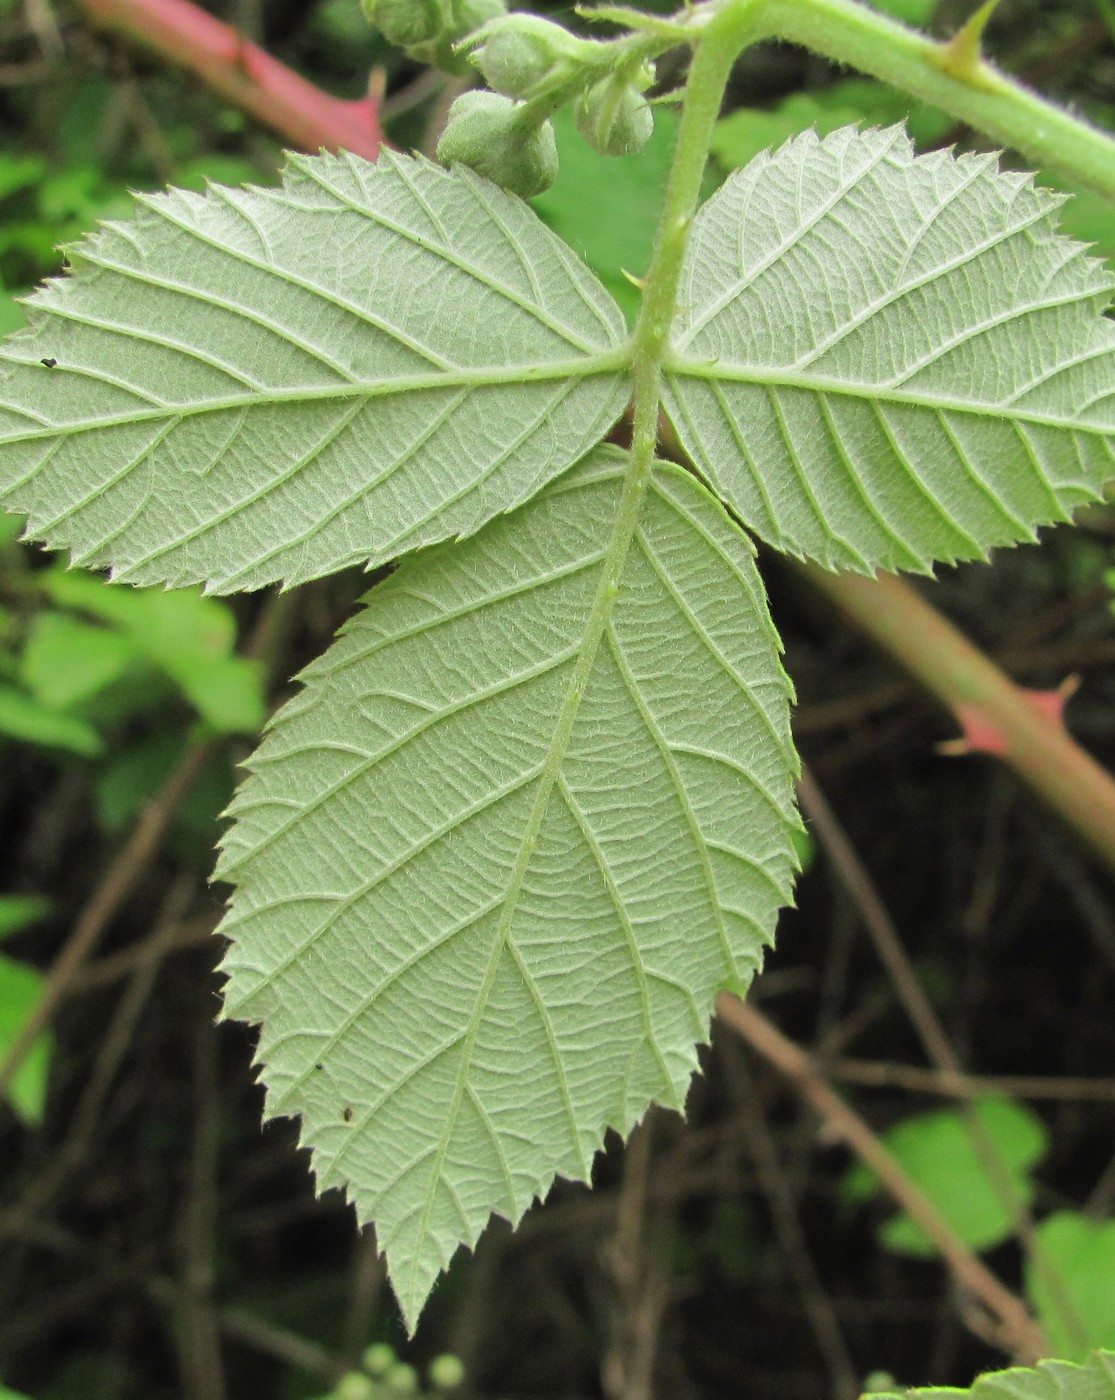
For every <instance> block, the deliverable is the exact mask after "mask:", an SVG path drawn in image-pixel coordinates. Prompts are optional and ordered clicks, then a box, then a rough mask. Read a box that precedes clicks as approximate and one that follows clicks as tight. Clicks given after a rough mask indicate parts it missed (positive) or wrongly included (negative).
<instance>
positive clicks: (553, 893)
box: [218, 448, 796, 1326]
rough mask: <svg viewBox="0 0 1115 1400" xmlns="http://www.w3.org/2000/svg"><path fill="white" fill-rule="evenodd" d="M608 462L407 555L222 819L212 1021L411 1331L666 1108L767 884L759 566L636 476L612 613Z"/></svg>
mask: <svg viewBox="0 0 1115 1400" xmlns="http://www.w3.org/2000/svg"><path fill="white" fill-rule="evenodd" d="M625 465H626V457H625V456H624V454H622V453H620V452H618V451H617V450H615V449H611V448H602V449H600V450H598V451H597V452H595V453H593V454H591V456H590V457H589V458H588V459H586V460H585V461H584V462H583V463H581V464H580V465H579V466H578V467H577V468H576V469H575V470H574V471H573V472H572V473H570V474H568V475H566V476H565V477H563V478H562V479H561V480H560V481H559V482H556V483H554V484H553V485H552V486H550V487H549V488H547V490H546V491H544V492H543V493H542V494H540V495H539V496H537V497H536V498H535V499H534V500H533V501H532V502H531V503H530V504H529V505H527V506H525V507H523V508H522V509H521V510H520V511H519V512H518V513H517V514H516V515H515V517H514V518H513V519H500V520H497V521H495V522H493V523H492V524H490V525H489V526H487V527H486V528H485V529H484V530H483V531H482V532H481V533H480V534H478V535H477V536H475V537H474V538H473V539H471V540H469V541H467V542H466V543H464V544H462V545H457V546H453V547H445V548H441V549H438V550H436V551H432V552H429V553H426V554H422V555H419V556H417V557H414V558H411V559H408V560H406V561H404V563H403V564H402V566H401V567H400V568H399V570H398V572H397V573H395V574H394V575H393V576H392V577H391V578H389V579H388V580H387V581H386V582H385V583H384V584H382V585H380V586H379V587H378V588H376V589H375V590H374V591H373V592H372V593H371V594H370V595H369V597H368V599H367V607H366V609H365V611H363V612H362V613H361V614H360V615H359V616H358V617H357V618H356V619H355V620H354V621H353V622H352V623H351V624H350V625H349V626H348V627H347V628H346V629H345V632H344V633H343V635H342V636H341V638H340V639H339V640H338V641H337V642H336V643H335V644H334V646H333V647H332V648H331V649H330V650H329V651H328V652H327V653H326V654H325V656H324V657H322V659H321V660H320V661H318V662H315V663H314V665H312V666H311V667H310V668H309V670H308V671H307V672H305V674H304V676H303V680H304V682H305V686H304V689H303V690H302V692H301V693H300V694H299V696H298V697H297V698H296V699H294V700H293V701H291V702H290V703H289V704H288V705H287V706H286V707H285V708H284V710H282V711H281V712H280V714H279V716H278V718H277V720H276V722H275V725H274V727H273V729H272V731H271V733H270V735H269V736H268V738H267V739H266V740H265V741H264V743H263V745H262V746H261V748H260V749H259V751H258V752H257V753H256V755H255V757H254V758H253V759H252V761H251V765H250V766H251V768H252V770H253V776H252V778H251V779H250V780H249V782H248V783H247V784H246V785H245V787H244V789H243V790H242V792H241V793H240V795H239V796H238V797H237V798H236V800H235V801H234V803H233V805H232V808H231V814H232V815H233V816H235V817H236V819H237V820H236V824H235V825H234V827H233V828H232V830H231V831H230V832H229V834H228V836H227V838H226V841H225V849H224V855H223V858H222V861H221V864H220V866H219V869H218V874H219V875H220V876H224V877H228V878H232V879H234V880H235V881H236V882H237V885H238V889H237V892H236V895H235V897H234V900H233V903H232V908H231V911H230V913H229V914H228V916H227V918H226V920H225V922H224V924H223V925H222V932H223V933H224V934H225V935H226V936H227V937H228V938H230V939H231V940H232V946H231V948H230V950H229V953H228V956H227V958H226V961H225V963H224V971H225V973H226V974H227V976H228V979H229V980H228V986H227V991H226V1009H227V1012H228V1014H230V1015H233V1016H236V1017H238V1018H241V1019H245V1020H250V1021H258V1022H261V1023H262V1032H261V1037H260V1044H259V1059H260V1062H261V1063H262V1065H263V1078H264V1081H265V1082H266V1084H267V1086H268V1098H267V1107H268V1112H269V1113H270V1114H300V1115H301V1117H302V1125H303V1128H302V1133H303V1140H304V1142H305V1143H307V1144H308V1145H310V1146H312V1148H313V1151H314V1169H315V1171H316V1173H317V1178H318V1184H319V1186H321V1187H323V1188H324V1187H327V1186H341V1185H343V1186H345V1187H346V1189H347V1192H348V1195H349V1197H350V1199H352V1200H353V1201H354V1203H355V1205H356V1208H357V1211H358V1213H359V1215H360V1218H361V1219H363V1220H368V1219H373V1220H375V1222H376V1227H377V1232H378V1239H379V1241H380V1244H381V1246H382V1247H383V1248H384V1250H385V1251H386V1254H387V1258H388V1263H389V1267H390V1270H391V1277H392V1281H393V1283H394V1286H395V1290H396V1293H397V1295H398V1297H399V1300H400V1303H401V1305H402V1308H403V1311H404V1313H405V1315H406V1317H407V1319H408V1321H409V1322H410V1324H411V1325H412V1326H413V1324H414V1322H415V1321H416V1319H417V1316H418V1313H419V1310H420V1309H421V1307H422V1304H423V1302H424V1300H425V1298H426V1296H427V1294H428V1292H429V1290H430V1288H431V1287H432V1285H433V1283H434V1281H435V1279H436V1277H437V1275H438V1273H439V1272H440V1271H441V1270H442V1269H444V1268H445V1266H446V1265H447V1264H448V1262H449V1260H450V1258H451V1257H452V1255H453V1252H454V1251H455V1249H456V1248H457V1245H458V1243H460V1242H462V1241H463V1242H465V1243H467V1244H470V1245H471V1244H472V1243H474V1242H475V1240H476V1238H477V1236H478V1235H479V1233H480V1231H481V1230H482V1229H483V1227H484V1225H485V1223H486V1221H487V1219H488V1217H489V1215H490V1214H491V1213H492V1212H493V1211H495V1212H498V1213H499V1214H500V1215H504V1216H506V1217H508V1218H509V1219H511V1220H513V1221H514V1220H517V1219H518V1218H519V1217H520V1216H521V1214H522V1212H523V1211H524V1209H525V1208H526V1207H527V1205H528V1204H529V1203H530V1202H531V1200H532V1199H533V1198H534V1197H535V1196H538V1195H541V1194H542V1193H543V1192H545V1190H546V1189H547V1187H548V1186H549V1184H550V1183H551V1181H552V1180H553V1178H554V1176H555V1174H558V1173H560V1174H561V1175H563V1176H567V1177H573V1178H577V1179H585V1178H587V1176H588V1174H589V1170H590V1166H591V1162H592V1157H593V1153H594V1152H595V1151H596V1149H597V1148H598V1147H599V1146H600V1145H601V1141H602V1138H603V1134H604V1131H605V1129H606V1128H608V1127H614V1128H616V1129H618V1130H619V1131H621V1132H623V1133H626V1132H627V1131H629V1130H630V1128H631V1127H632V1126H633V1124H634V1123H635V1122H636V1121H637V1120H638V1119H639V1118H640V1117H641V1116H642V1115H643V1113H644V1112H645V1111H646V1108H647V1106H648V1105H649V1104H650V1102H651V1101H652V1100H656V1101H659V1102H664V1103H667V1104H671V1105H674V1106H675V1107H680V1106H681V1105H682V1103H683V1102H684V1099H685V1093H686V1088H687V1086H688V1083H689V1079H690V1076H691V1074H692V1072H693V1069H694V1067H695V1065H696V1050H695V1045H696V1042H698V1041H701V1040H704V1039H706V1038H707V1035H708V1028H709V1015H710V1011H711V1007H712V1001H713V997H714V994H715V992H716V991H717V989H718V988H721V987H725V986H728V987H733V988H736V989H737V990H742V989H743V988H745V987H746V986H747V984H748V982H749V981H750V978H751V975H752V973H753V972H754V970H755V969H756V967H757V966H758V963H759V960H760V958H761V955H762V949H763V947H764V945H766V944H767V943H769V941H770V938H771V934H772V931H773V928H774V923H775V920H776V918H777V915H778V910H779V908H780V907H781V906H782V904H784V903H785V901H786V900H787V898H788V897H789V893H790V888H791V882H792V875H793V870H794V865H795V856H794V853H793V843H792V840H791V835H792V832H793V829H794V827H795V823H796V819H795V817H794V814H793V799H792V775H793V771H794V768H795V759H794V756H793V752H792V749H791V744H790V738H789V716H788V699H789V689H790V688H789V682H788V681H787V679H786V677H785V675H784V673H783V671H782V669H781V665H780V663H779V660H778V640H777V637H776V635H775V633H774V630H773V628H772V626H771V623H770V621H769V618H768V616H767V612H766V605H765V601H764V598H763V590H762V586H761V583H760V581H759V578H758V575H757V574H756V572H755V568H754V565H753V562H752V550H751V547H750V545H749V544H748V542H747V541H746V539H745V538H744V537H743V536H742V535H741V534H740V532H739V530H738V529H737V528H736V527H735V526H734V525H733V524H732V523H731V522H730V521H729V520H728V518H727V517H726V515H725V514H724V512H723V510H722V509H721V507H720V506H719V505H718V504H717V503H716V502H715V501H714V500H713V499H712V498H711V497H710V496H709V495H708V494H707V492H706V491H705V490H704V489H703V488H702V487H701V486H700V485H699V484H698V483H697V482H696V481H695V480H694V479H693V478H692V477H691V476H688V475H687V474H685V473H683V472H681V471H680V470H678V469H677V468H674V467H670V466H667V465H665V464H663V465H660V466H659V467H658V468H657V469H656V471H655V474H654V477H653V479H652V483H651V486H650V488H649V490H648V492H647V495H646V497H645V498H644V502H643V506H642V509H641V513H640V516H639V521H638V527H637V529H636V531H635V534H634V538H633V539H632V541H631V543H630V550H629V552H628V554H627V558H626V563H625V566H624V571H623V574H622V582H621V586H620V588H619V592H618V595H616V596H614V597H609V596H608V595H607V593H606V592H602V590H601V584H602V581H603V578H604V563H605V556H606V554H607V553H608V551H609V549H610V548H614V544H613V543H612V536H613V532H614V528H615V521H616V516H617V508H618V503H619V496H620V489H621V484H622V475H623V471H624V467H625ZM622 543H626V542H622ZM579 662H582V663H587V664H588V665H589V666H590V668H591V669H589V670H588V671H587V672H585V671H584V669H583V666H582V668H581V673H582V674H584V675H585V676H586V679H585V680H584V681H583V689H582V690H581V693H580V696H579V707H578V708H577V709H576V711H575V719H574V720H573V723H572V728H571V730H569V728H568V726H567V725H565V726H564V727H563V716H565V715H567V714H568V711H567V709H566V707H567V704H568V702H569V700H570V691H571V688H572V687H573V686H575V685H577V684H578V681H577V675H578V663H579Z"/></svg>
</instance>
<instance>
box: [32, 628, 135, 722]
mask: <svg viewBox="0 0 1115 1400" xmlns="http://www.w3.org/2000/svg"><path fill="white" fill-rule="evenodd" d="M137 654H138V653H137V648H136V646H135V644H134V643H133V642H132V640H131V639H130V638H129V637H126V636H124V635H123V633H120V632H115V631H111V630H109V629H108V628H107V627H98V626H96V625H95V624H92V623H88V622H82V621H80V620H79V619H78V618H74V617H69V616H67V615H66V614H65V613H61V612H41V613H39V614H38V616H37V617H36V618H35V619H34V621H33V622H32V624H31V627H30V630H29V632H28V636H27V641H26V643H25V644H24V648H23V653H22V656H21V657H20V665H19V675H20V679H21V680H22V681H23V684H24V685H25V686H26V687H27V689H28V690H29V691H30V692H31V694H32V695H34V696H35V697H36V699H38V700H41V701H42V703H43V704H44V705H47V706H49V708H50V709H52V710H65V709H69V708H70V707H71V706H73V705H78V704H80V703H81V702H82V701H83V700H87V699H89V698H90V697H91V696H93V695H96V694H97V693H98V692H99V691H101V690H103V689H104V688H105V687H106V686H108V685H111V684H112V683H113V681H116V680H119V679H120V677H121V676H122V675H123V674H124V673H125V671H126V670H127V669H128V667H129V666H130V665H132V664H133V663H134V661H135V660H136V657H137Z"/></svg>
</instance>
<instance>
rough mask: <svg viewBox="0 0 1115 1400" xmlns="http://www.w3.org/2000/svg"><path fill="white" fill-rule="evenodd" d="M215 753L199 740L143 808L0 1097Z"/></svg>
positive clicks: (58, 968) (3, 1071)
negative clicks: (199, 742)
mask: <svg viewBox="0 0 1115 1400" xmlns="http://www.w3.org/2000/svg"><path fill="white" fill-rule="evenodd" d="M212 755H213V745H212V744H211V743H208V742H206V743H201V744H195V745H194V746H193V747H192V748H190V749H188V750H187V751H186V753H185V755H184V756H183V757H182V759H181V760H180V762H179V763H178V764H177V765H176V766H175V768H174V769H173V770H172V771H171V773H170V776H169V777H168V778H167V779H166V781H165V782H164V783H163V785H162V787H161V788H160V789H159V791H158V793H157V794H156V795H155V797H154V798H153V799H152V800H151V801H150V802H149V803H148V804H147V806H146V807H145V808H144V809H143V811H142V812H141V813H140V815H139V818H138V820H137V821H136V824H135V826H134V827H133V828H132V832H131V835H130V836H129V837H128V839H127V841H125V843H124V845H123V846H122V847H121V849H120V851H119V852H118V853H117V855H116V857H115V858H114V859H113V860H112V861H111V862H110V864H109V867H108V869H107V870H106V871H105V873H104V876H103V877H102V879H101V880H100V882H99V883H98V885H97V887H96V889H95V890H94V891H93V893H92V895H91V896H90V897H89V901H88V903H87V904H86V906H85V908H84V910H83V911H82V913H81V914H80V915H79V917H78V919H77V922H76V923H75V924H74V926H73V930H72V932H71V933H70V936H69V938H68V939H67V940H66V942H65V943H64V944H63V946H62V950H61V951H60V952H59V953H58V955H57V956H56V957H55V959H54V962H53V963H52V964H51V966H50V971H49V972H48V973H47V975H46V981H45V983H44V986H43V991H42V995H41V996H40V998H39V1000H38V1002H37V1003H36V1005H35V1008H34V1010H33V1011H32V1012H31V1014H30V1016H28V1018H27V1020H26V1021H25V1022H24V1023H23V1025H22V1026H21V1028H20V1030H19V1033H18V1034H17V1035H16V1036H15V1037H14V1039H13V1041H12V1043H11V1046H10V1048H9V1050H8V1053H7V1055H6V1057H5V1058H4V1061H3V1063H2V1064H0V1099H2V1098H4V1097H5V1096H6V1095H7V1093H8V1090H9V1088H10V1087H11V1083H12V1080H13V1079H14V1078H15V1076H16V1074H17V1073H18V1072H19V1068H20V1066H21V1065H22V1064H23V1062H24V1060H25V1059H26V1058H27V1055H28V1053H29V1052H30V1050H31V1047H32V1046H33V1045H34V1043H35V1041H36V1040H37V1039H38V1037H39V1036H40V1035H41V1034H42V1032H43V1031H44V1030H45V1029H46V1027H47V1026H48V1025H49V1024H50V1023H51V1021H52V1020H53V1018H54V1014H55V1012H56V1011H57V1010H58V1007H59V1006H60V1005H61V1003H62V1001H63V999H64V998H65V997H66V996H67V994H68V993H69V990H70V987H71V985H72V984H73V981H74V979H75V977H76V976H77V974H78V972H79V971H80V970H81V968H82V966H83V965H84V964H85V962H86V961H87V959H88V958H89V956H90V955H91V954H92V952H93V951H94V949H95V948H96V946H97V944H98V943H99V942H100V939H101V937H102V935H103V934H104V932H105V929H106V928H107V927H108V925H109V924H110V923H111V921H112V920H113V919H114V918H115V917H116V914H117V913H118V912H119V910H120V907H121V905H122V904H123V903H124V901H125V900H126V899H127V898H128V896H129V895H130V894H131V893H132V891H133V890H134V889H135V887H136V885H137V884H138V883H139V880H140V878H141V877H142V875H143V873H144V871H145V870H146V869H147V865H148V862H149V861H150V860H151V858H152V857H153V856H154V854H155V852H156V851H157V850H158V848H159V843H160V842H161V841H162V839H163V836H164V835H165V834H166V831H167V828H168V827H169V826H170V824H171V822H172V821H173V820H174V817H175V815H176V813H177V811H178V809H179V807H180V806H181V804H182V802H183V801H184V800H185V798H186V796H187V794H188V793H189V791H190V789H191V788H192V787H193V785H194V783H195V782H196V781H197V780H198V778H199V777H200V776H201V774H202V772H203V771H204V769H205V765H206V764H207V763H208V762H209V759H210V758H211V757H212Z"/></svg>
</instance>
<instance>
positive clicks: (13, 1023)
mask: <svg viewBox="0 0 1115 1400" xmlns="http://www.w3.org/2000/svg"><path fill="white" fill-rule="evenodd" d="M42 992H43V976H42V973H40V972H36V970H35V969H34V968H33V967H28V966H27V964H26V963H22V962H16V960H15V959H14V958H9V957H7V956H6V955H5V954H3V953H0V1060H3V1058H4V1057H5V1055H6V1054H7V1052H8V1049H9V1048H10V1046H11V1045H12V1044H13V1042H14V1041H15V1038H16V1036H17V1035H18V1034H19V1032H20V1030H21V1029H22V1027H23V1023H24V1022H25V1021H26V1020H27V1017H28V1016H29V1015H30V1014H31V1012H32V1011H33V1010H34V1009H35V1007H36V1006H37V1005H38V1002H39V998H40V997H41V996H42ZM52 1048H53V1047H52V1041H51V1039H50V1037H49V1036H47V1035H41V1036H39V1037H38V1039H37V1040H36V1041H35V1043H34V1044H33V1045H32V1047H31V1049H30V1051H29V1052H28V1054H27V1057H26V1059H25V1060H24V1061H23V1064H22V1065H21V1066H20V1068H19V1071H18V1073H17V1074H16V1076H15V1078H14V1079H13V1080H12V1085H11V1088H10V1089H9V1091H8V1100H9V1102H10V1103H11V1105H12V1107H13V1108H14V1109H15V1110H16V1112H17V1113H18V1114H19V1116H20V1117H21V1118H22V1119H23V1121H24V1122H25V1123H30V1124H36V1123H41V1122H42V1117H43V1106H44V1105H45V1103H46V1089H47V1081H48V1079H49V1077H50V1061H51V1055H52Z"/></svg>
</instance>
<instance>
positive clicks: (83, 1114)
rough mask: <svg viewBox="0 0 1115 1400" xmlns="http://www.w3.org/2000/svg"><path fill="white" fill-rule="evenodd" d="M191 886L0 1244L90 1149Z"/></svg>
mask: <svg viewBox="0 0 1115 1400" xmlns="http://www.w3.org/2000/svg"><path fill="white" fill-rule="evenodd" d="M191 884H192V881H191V880H190V879H189V878H188V877H181V878H179V879H178V880H177V881H175V883H174V884H173V885H172V886H171V889H170V891H169V893H168V895H167V898H166V900H165V901H164V904H163V911H162V914H161V916H160V917H159V918H158V919H157V920H156V921H155V928H154V931H153V933H152V934H151V936H150V937H149V938H148V939H146V940H145V941H144V942H143V943H142V944H141V945H140V951H141V952H143V953H144V954H145V957H144V958H143V959H142V960H141V961H138V962H137V963H136V964H135V970H134V971H133V973H132V978H131V981H130V982H129V984H128V987H127V989H126V990H125V992H124V994H123V996H121V998H120V1001H119V1003H118V1005H117V1007H116V1010H115V1012H114V1014H113V1018H112V1023H111V1025H110V1026H109V1029H108V1033H107V1035H106V1036H105V1038H104V1040H103V1042H102V1044H101V1048H100V1051H99V1053H98V1055H97V1059H96V1062H95V1064H94V1066H93V1070H92V1073H91V1074H90V1075H89V1078H88V1080H87V1081H86V1084H85V1087H84V1088H83V1090H82V1093H81V1097H80V1099H79V1100H78V1104H77V1108H76V1109H75V1110H74V1112H73V1115H72V1118H71V1120H70V1123H69V1125H68V1130H67V1133H66V1138H65V1141H64V1142H63V1143H62V1144H61V1146H60V1147H59V1148H58V1150H57V1151H56V1152H54V1153H53V1154H52V1155H51V1158H50V1161H49V1162H48V1163H47V1164H46V1165H45V1166H44V1168H43V1170H42V1171H40V1172H38V1173H37V1174H36V1175H35V1176H34V1177H33V1178H32V1180H31V1182H30V1184H29V1185H28V1187H27V1190H26V1191H25V1192H24V1193H23V1195H22V1196H21V1197H20V1198H19V1199H18V1200H17V1201H16V1202H15V1204H14V1205H12V1206H11V1207H10V1208H9V1209H8V1210H6V1211H4V1213H3V1214H2V1215H0V1240H2V1239H4V1238H6V1237H8V1236H11V1235H17V1234H23V1233H25V1231H26V1229H27V1226H28V1223H29V1222H30V1220H31V1219H32V1217H33V1216H34V1215H36V1214H37V1213H38V1212H39V1211H41V1210H42V1209H43V1208H44V1207H45V1206H46V1205H47V1204H49V1202H50V1201H51V1200H52V1198H53V1197H54V1196H55V1195H56V1194H57V1192H58V1190H59V1189H60V1188H61V1186H62V1185H63V1184H64V1183H65V1181H66V1178H67V1177H68V1176H69V1174H70V1172H71V1171H72V1170H73V1169H74V1167H75V1166H77V1165H78V1163H80V1162H81V1160H82V1158H83V1157H84V1156H85V1154H86V1152H87V1151H88V1149H89V1143H90V1140H91V1139H92V1136H93V1134H94V1132H95V1131H96V1128H97V1123H98V1120H99V1118H100V1113H101V1107H102V1105H103V1103H104V1100H105V1097H106V1095H107V1094H108V1091H109V1090H110V1089H111V1087H112V1082H113V1080H114V1079H115V1077H116V1072H117V1070H118V1069H119V1068H120V1064H121V1061H122V1060H123V1058H124V1056H125V1054H126V1053H127V1051H128V1047H129V1045H130V1044H131V1042H132V1035H133V1033H134V1031H135V1026H136V1022H137V1021H138V1019H139V1015H140V1012H141V1011H142V1010H143V1007H144V1005H145V1003H146V1001H147V998H148V996H149V995H150V992H151V988H152V987H153V986H154V983H155V976H156V974H157V972H158V970H159V967H160V965H161V963H162V960H163V958H164V957H165V956H166V954H167V953H168V952H169V951H170V946H171V941H172V937H173V935H174V933H175V931H176V930H177V929H178V927H179V924H178V919H179V916H180V914H181V911H182V908H183V906H184V904H185V903H186V901H187V900H188V898H189V895H190V892H191V890H190V887H191Z"/></svg>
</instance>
